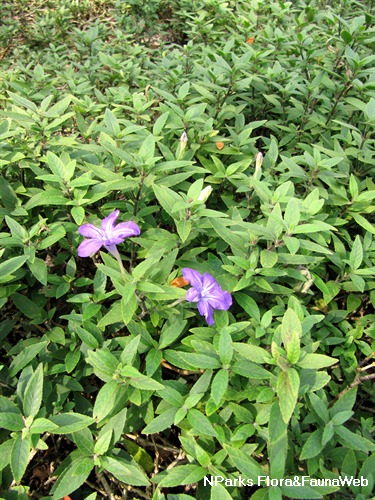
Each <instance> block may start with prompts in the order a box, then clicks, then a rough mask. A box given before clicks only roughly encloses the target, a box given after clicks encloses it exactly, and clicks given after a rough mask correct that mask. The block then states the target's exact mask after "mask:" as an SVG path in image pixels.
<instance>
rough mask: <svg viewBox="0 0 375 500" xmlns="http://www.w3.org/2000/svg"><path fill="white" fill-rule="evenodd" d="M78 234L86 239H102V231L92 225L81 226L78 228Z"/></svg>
mask: <svg viewBox="0 0 375 500" xmlns="http://www.w3.org/2000/svg"><path fill="white" fill-rule="evenodd" d="M78 232H79V234H81V235H82V236H86V238H96V239H100V238H102V237H103V231H102V230H101V229H100V228H99V227H95V226H94V224H83V225H82V226H80V227H79V228H78Z"/></svg>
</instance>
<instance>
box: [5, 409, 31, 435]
mask: <svg viewBox="0 0 375 500" xmlns="http://www.w3.org/2000/svg"><path fill="white" fill-rule="evenodd" d="M0 427H2V428H3V429H8V430H9V431H21V430H22V429H23V428H24V427H25V422H24V421H23V418H22V416H21V414H15V413H12V412H6V411H4V412H2V413H0Z"/></svg>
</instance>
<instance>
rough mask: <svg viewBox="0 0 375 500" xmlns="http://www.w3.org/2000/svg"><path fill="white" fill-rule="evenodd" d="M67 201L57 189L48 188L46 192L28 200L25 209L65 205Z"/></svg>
mask: <svg viewBox="0 0 375 500" xmlns="http://www.w3.org/2000/svg"><path fill="white" fill-rule="evenodd" d="M66 202H67V199H66V198H65V196H64V195H63V194H62V193H61V191H59V190H58V189H52V188H49V189H48V191H41V192H39V193H37V194H35V195H34V196H32V197H31V198H30V200H29V201H28V202H27V203H26V205H25V209H26V210H31V209H32V208H35V207H40V206H49V205H57V206H58V205H65V204H66Z"/></svg>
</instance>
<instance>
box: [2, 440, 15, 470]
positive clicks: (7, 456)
mask: <svg viewBox="0 0 375 500" xmlns="http://www.w3.org/2000/svg"><path fill="white" fill-rule="evenodd" d="M13 446H14V439H8V440H7V441H5V442H4V443H2V444H1V445H0V471H2V470H3V469H5V467H6V466H7V465H9V464H10V460H11V455H12V448H13Z"/></svg>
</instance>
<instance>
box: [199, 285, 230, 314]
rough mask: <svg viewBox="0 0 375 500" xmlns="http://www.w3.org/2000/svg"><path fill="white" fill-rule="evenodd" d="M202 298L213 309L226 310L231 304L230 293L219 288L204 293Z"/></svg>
mask: <svg viewBox="0 0 375 500" xmlns="http://www.w3.org/2000/svg"><path fill="white" fill-rule="evenodd" d="M204 299H205V300H207V302H209V303H210V305H211V306H212V307H213V308H214V309H221V310H224V311H227V310H228V309H229V308H230V306H231V305H232V297H231V294H230V293H229V292H227V291H224V290H222V289H221V288H218V289H215V290H214V291H213V293H210V294H209V295H206V296H205V297H204Z"/></svg>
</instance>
